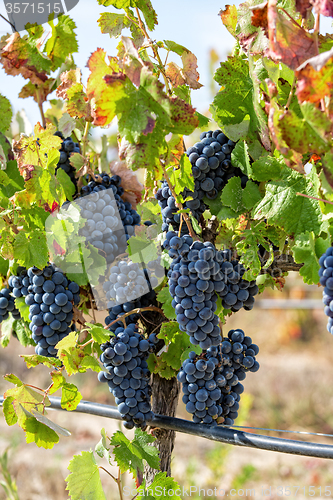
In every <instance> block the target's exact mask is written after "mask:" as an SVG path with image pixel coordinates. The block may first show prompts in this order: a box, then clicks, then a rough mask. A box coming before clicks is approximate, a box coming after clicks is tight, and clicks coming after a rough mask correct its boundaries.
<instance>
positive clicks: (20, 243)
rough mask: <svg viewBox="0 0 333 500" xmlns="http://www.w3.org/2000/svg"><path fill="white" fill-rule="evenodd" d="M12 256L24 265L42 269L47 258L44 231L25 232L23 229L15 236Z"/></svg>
mask: <svg viewBox="0 0 333 500" xmlns="http://www.w3.org/2000/svg"><path fill="white" fill-rule="evenodd" d="M14 258H15V259H17V262H18V263H19V264H20V265H22V266H24V267H27V268H29V267H32V266H36V267H38V268H39V269H43V268H44V267H45V266H46V265H47V262H48V260H49V254H48V248H47V243H46V237H45V233H44V232H42V231H37V230H36V231H35V232H33V233H32V234H26V233H24V232H23V231H20V233H19V234H18V235H17V236H16V238H15V243H14Z"/></svg>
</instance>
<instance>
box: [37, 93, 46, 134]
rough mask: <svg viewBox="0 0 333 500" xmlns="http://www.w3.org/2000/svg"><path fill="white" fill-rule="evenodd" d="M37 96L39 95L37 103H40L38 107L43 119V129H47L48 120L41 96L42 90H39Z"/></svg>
mask: <svg viewBox="0 0 333 500" xmlns="http://www.w3.org/2000/svg"><path fill="white" fill-rule="evenodd" d="M36 95H37V103H38V107H39V111H40V116H41V118H42V125H43V128H46V118H45V115H44V110H43V102H42V96H41V92H40V89H37V91H36Z"/></svg>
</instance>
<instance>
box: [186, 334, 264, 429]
mask: <svg viewBox="0 0 333 500" xmlns="http://www.w3.org/2000/svg"><path fill="white" fill-rule="evenodd" d="M258 352H259V348H258V346H257V345H256V344H252V339H251V338H250V337H246V336H245V335H244V332H243V331H242V330H239V329H238V330H230V331H229V333H228V337H227V338H224V339H223V341H222V342H221V344H220V346H219V347H217V346H212V347H209V348H208V349H207V350H206V351H204V352H203V353H202V354H200V355H199V356H198V355H196V353H195V352H194V351H192V352H190V353H189V357H188V359H186V360H185V361H184V363H183V366H182V367H181V369H180V371H179V373H178V376H177V378H178V380H179V382H181V384H182V389H183V394H184V395H183V402H184V403H185V405H186V411H187V412H188V413H190V414H192V419H193V421H194V422H195V423H201V422H202V423H204V424H210V425H211V426H215V425H217V424H224V425H228V426H230V425H233V424H234V421H235V419H236V418H237V416H238V409H239V401H240V395H241V394H242V393H243V391H244V387H243V385H242V384H241V383H240V381H242V380H244V379H245V377H246V373H247V372H248V371H252V372H256V371H258V369H259V363H258V361H256V359H255V356H256V355H257V354H258Z"/></svg>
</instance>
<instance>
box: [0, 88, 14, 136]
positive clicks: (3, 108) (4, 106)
mask: <svg viewBox="0 0 333 500" xmlns="http://www.w3.org/2000/svg"><path fill="white" fill-rule="evenodd" d="M0 116H1V121H0V132H6V131H7V130H8V129H9V126H10V124H11V121H12V117H13V112H12V107H11V105H10V102H9V100H8V99H7V97H5V96H3V95H2V94H0Z"/></svg>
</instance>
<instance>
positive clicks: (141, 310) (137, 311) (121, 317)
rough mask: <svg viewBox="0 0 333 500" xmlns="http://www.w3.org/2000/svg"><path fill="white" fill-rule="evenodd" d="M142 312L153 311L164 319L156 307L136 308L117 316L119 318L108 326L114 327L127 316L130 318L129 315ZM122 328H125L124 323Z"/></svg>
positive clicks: (160, 310) (162, 313)
mask: <svg viewBox="0 0 333 500" xmlns="http://www.w3.org/2000/svg"><path fill="white" fill-rule="evenodd" d="M144 311H155V312H158V313H159V314H161V315H162V316H164V317H166V316H165V315H164V312H163V311H162V309H160V308H159V307H156V306H149V307H141V308H140V307H138V308H136V309H133V310H132V311H130V312H128V313H125V314H123V315H122V316H119V318H116V319H115V320H113V321H112V322H111V323H109V324H108V326H109V327H110V326H112V325H114V324H115V323H117V322H118V321H123V320H125V318H127V317H128V316H130V315H131V314H141V312H144ZM123 323H124V326H125V328H126V326H127V325H126V322H124V321H123Z"/></svg>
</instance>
